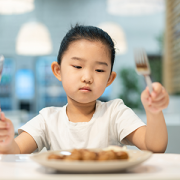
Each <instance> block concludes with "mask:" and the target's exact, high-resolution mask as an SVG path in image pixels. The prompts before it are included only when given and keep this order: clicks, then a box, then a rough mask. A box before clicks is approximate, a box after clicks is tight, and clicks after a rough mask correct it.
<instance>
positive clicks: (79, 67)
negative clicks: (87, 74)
mask: <svg viewBox="0 0 180 180" xmlns="http://www.w3.org/2000/svg"><path fill="white" fill-rule="evenodd" d="M73 67H74V68H76V69H81V68H82V67H81V66H73Z"/></svg>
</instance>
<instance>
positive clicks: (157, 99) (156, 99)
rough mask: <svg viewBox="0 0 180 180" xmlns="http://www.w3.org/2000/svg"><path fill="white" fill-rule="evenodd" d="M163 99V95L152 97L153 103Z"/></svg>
mask: <svg viewBox="0 0 180 180" xmlns="http://www.w3.org/2000/svg"><path fill="white" fill-rule="evenodd" d="M163 98H165V94H164V93H161V94H159V95H156V96H155V97H153V102H157V101H160V100H162V99H163Z"/></svg>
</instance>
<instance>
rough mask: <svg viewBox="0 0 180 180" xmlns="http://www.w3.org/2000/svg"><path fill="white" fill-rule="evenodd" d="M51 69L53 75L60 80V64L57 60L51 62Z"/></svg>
mask: <svg viewBox="0 0 180 180" xmlns="http://www.w3.org/2000/svg"><path fill="white" fill-rule="evenodd" d="M51 69H52V72H53V74H54V76H55V77H56V78H57V79H58V80H59V81H61V71H60V65H59V64H58V63H57V62H55V61H54V62H52V64H51Z"/></svg>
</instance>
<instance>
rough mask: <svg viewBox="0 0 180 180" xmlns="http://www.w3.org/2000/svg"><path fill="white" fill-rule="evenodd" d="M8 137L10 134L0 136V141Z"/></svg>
mask: <svg viewBox="0 0 180 180" xmlns="http://www.w3.org/2000/svg"><path fill="white" fill-rule="evenodd" d="M7 137H8V136H0V141H4V140H6V138H7Z"/></svg>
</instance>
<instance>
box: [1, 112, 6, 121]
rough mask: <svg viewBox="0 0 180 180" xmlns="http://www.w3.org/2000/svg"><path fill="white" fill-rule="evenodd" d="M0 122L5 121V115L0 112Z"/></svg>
mask: <svg viewBox="0 0 180 180" xmlns="http://www.w3.org/2000/svg"><path fill="white" fill-rule="evenodd" d="M0 120H1V121H5V120H6V118H5V115H4V113H3V112H1V116H0Z"/></svg>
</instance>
